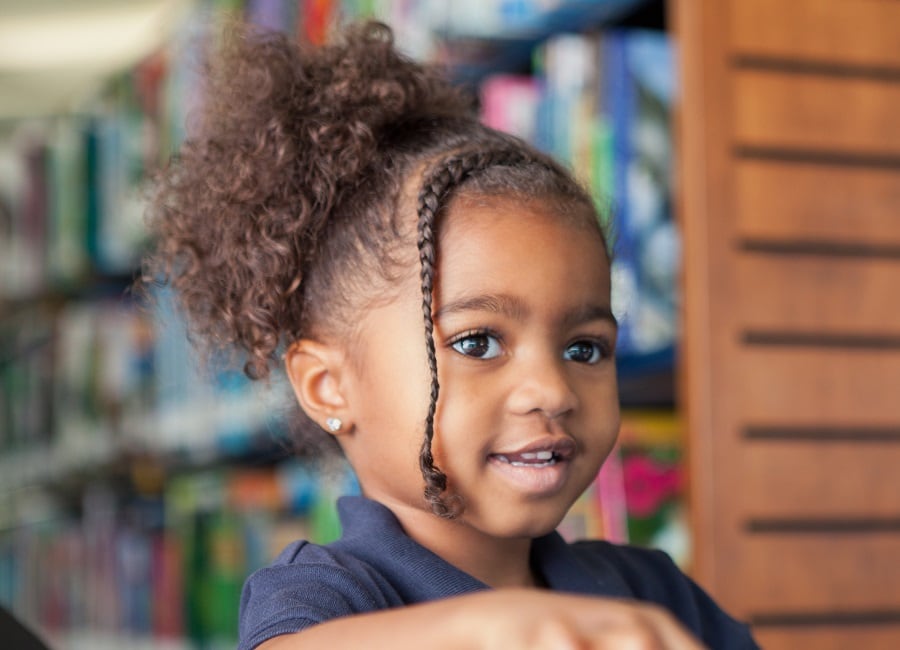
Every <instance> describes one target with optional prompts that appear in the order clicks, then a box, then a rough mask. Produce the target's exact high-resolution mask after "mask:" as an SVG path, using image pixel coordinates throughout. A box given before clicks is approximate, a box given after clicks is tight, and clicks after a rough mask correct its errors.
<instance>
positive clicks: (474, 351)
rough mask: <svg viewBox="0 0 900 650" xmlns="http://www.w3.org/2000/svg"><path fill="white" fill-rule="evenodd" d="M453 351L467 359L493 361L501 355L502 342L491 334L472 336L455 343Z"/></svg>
mask: <svg viewBox="0 0 900 650" xmlns="http://www.w3.org/2000/svg"><path fill="white" fill-rule="evenodd" d="M452 347H453V349H454V350H456V351H457V352H459V353H460V354H463V355H465V356H467V357H474V358H476V359H493V358H495V357H497V356H499V355H500V341H498V340H497V339H496V337H493V336H491V335H490V334H470V335H468V336H464V337H462V338H461V339H457V340H456V341H454V342H453V345H452Z"/></svg>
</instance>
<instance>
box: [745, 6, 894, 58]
mask: <svg viewBox="0 0 900 650" xmlns="http://www.w3.org/2000/svg"><path fill="white" fill-rule="evenodd" d="M729 9H730V14H731V16H730V18H731V19H730V27H731V41H732V48H733V49H734V50H735V51H737V52H740V53H745V54H755V55H764V56H770V57H777V58H792V59H805V60H811V61H823V62H839V63H842V64H854V65H860V66H878V67H881V66H889V67H900V3H898V2H895V1H892V0H851V1H847V0H790V2H785V0H751V1H748V0H731V2H730V4H729Z"/></svg>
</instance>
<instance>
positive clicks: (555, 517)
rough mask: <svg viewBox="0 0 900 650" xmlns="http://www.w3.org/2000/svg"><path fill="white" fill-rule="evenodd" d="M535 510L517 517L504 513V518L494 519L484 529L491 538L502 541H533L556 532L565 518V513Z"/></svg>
mask: <svg viewBox="0 0 900 650" xmlns="http://www.w3.org/2000/svg"><path fill="white" fill-rule="evenodd" d="M541 510H543V509H540V508H536V509H535V510H534V511H531V512H524V513H522V514H520V515H518V516H515V515H513V514H512V513H506V515H505V516H499V517H496V518H495V519H494V520H493V521H492V522H491V525H490V526H487V527H485V530H486V532H489V533H490V534H491V535H492V536H493V537H498V538H503V539H523V538H529V539H534V538H535V537H543V536H544V535H546V534H548V533H551V532H553V531H554V530H556V527H557V526H559V524H560V522H561V521H562V520H563V517H565V514H566V511H563V512H559V511H558V510H557V511H554V512H541Z"/></svg>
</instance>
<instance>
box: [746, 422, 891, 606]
mask: <svg viewBox="0 0 900 650" xmlns="http://www.w3.org/2000/svg"><path fill="white" fill-rule="evenodd" d="M741 433H742V434H743V435H745V436H747V437H748V442H747V444H745V445H744V446H743V452H742V454H743V458H742V462H741V469H740V474H741V476H740V480H741V485H742V486H743V489H742V490H741V493H740V494H739V495H736V496H737V497H738V498H736V499H735V506H734V511H735V513H736V516H737V517H738V519H739V520H741V521H747V520H750V519H756V520H765V519H772V518H775V519H786V520H789V519H797V518H809V519H813V520H815V519H819V520H823V519H824V520H829V521H835V522H848V523H852V522H853V521H854V520H869V521H872V522H877V521H881V522H891V521H896V522H900V503H898V497H897V495H900V424H898V426H897V427H896V428H894V429H875V430H873V429H868V430H867V429H859V428H857V429H852V428H847V429H837V428H835V427H833V426H831V425H830V423H828V422H823V423H822V424H820V425H818V426H815V425H812V426H809V427H804V428H802V429H798V428H796V427H794V428H791V427H782V426H778V425H772V424H764V425H756V426H753V427H747V428H746V429H745V430H744V431H742V432H741ZM898 528H900V526H898ZM897 563H898V564H900V557H898V558H897ZM898 604H900V603H898Z"/></svg>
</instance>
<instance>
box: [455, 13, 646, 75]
mask: <svg viewBox="0 0 900 650" xmlns="http://www.w3.org/2000/svg"><path fill="white" fill-rule="evenodd" d="M662 4H663V3H662V1H661V0H599V1H598V0H567V1H565V2H562V3H561V4H560V6H558V7H556V8H555V9H551V10H549V11H546V12H543V13H539V14H536V15H532V16H529V17H528V19H526V20H523V21H521V22H519V23H518V24H514V25H513V26H511V27H510V28H509V29H508V30H506V31H504V32H502V33H496V34H475V33H463V32H460V31H444V32H438V34H437V35H438V37H439V38H440V39H441V41H442V42H443V45H444V47H445V49H446V55H447V56H448V60H447V61H446V63H447V64H448V65H449V66H450V68H451V69H452V70H453V75H454V77H455V78H456V80H457V81H459V82H460V83H463V84H466V85H473V86H476V85H478V84H480V83H481V82H482V81H483V79H484V78H485V77H486V76H487V75H489V74H494V73H500V72H521V71H523V70H525V69H527V68H528V67H529V64H530V61H531V58H532V53H533V51H534V49H535V48H536V47H537V46H538V45H539V44H540V43H541V42H543V41H545V40H547V39H548V38H550V37H551V36H554V35H557V34H564V33H581V32H585V31H588V30H595V29H600V28H602V27H612V26H617V25H618V24H619V23H620V21H623V20H625V19H627V18H628V17H629V16H630V15H631V14H632V13H634V12H637V11H639V10H642V9H644V8H646V7H648V6H655V5H660V6H661V5H662Z"/></svg>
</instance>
